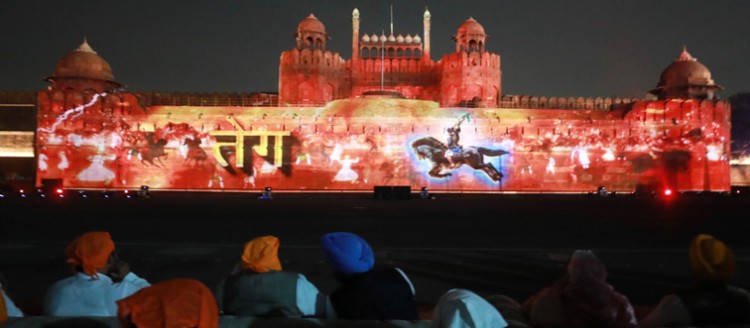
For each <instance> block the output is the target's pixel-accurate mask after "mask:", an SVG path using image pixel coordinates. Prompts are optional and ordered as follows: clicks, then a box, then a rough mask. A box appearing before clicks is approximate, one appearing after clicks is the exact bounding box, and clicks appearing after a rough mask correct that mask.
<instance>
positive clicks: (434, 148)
mask: <svg viewBox="0 0 750 328" xmlns="http://www.w3.org/2000/svg"><path fill="white" fill-rule="evenodd" d="M468 117H469V116H468V114H467V115H464V116H462V117H461V118H459V119H458V122H457V123H456V124H455V125H453V126H452V127H450V128H448V143H447V144H445V143H443V142H441V141H440V140H438V139H435V138H433V137H425V138H420V139H417V140H415V141H414V142H412V144H411V147H412V149H413V150H414V153H415V154H416V155H417V158H419V159H420V160H422V159H428V160H430V161H432V163H433V166H432V168H431V169H430V171H429V172H428V173H429V175H430V176H431V177H435V178H447V177H450V176H451V175H452V173H451V172H450V171H452V170H454V169H457V168H459V167H461V165H468V166H469V167H471V168H473V169H475V170H481V171H483V172H484V173H486V174H487V176H488V177H489V178H490V179H492V181H495V182H499V181H500V180H501V179H502V178H503V174H502V173H500V171H499V170H498V169H497V168H495V166H493V165H492V163H486V162H485V160H484V157H485V156H489V157H497V156H501V155H505V154H507V153H508V152H506V151H503V150H500V149H489V148H485V147H476V146H467V147H463V146H461V144H459V141H460V133H461V123H463V122H464V120H466V119H467V118H468Z"/></svg>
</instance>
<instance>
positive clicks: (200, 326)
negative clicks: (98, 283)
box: [117, 279, 219, 328]
mask: <svg viewBox="0 0 750 328" xmlns="http://www.w3.org/2000/svg"><path fill="white" fill-rule="evenodd" d="M117 317H118V318H119V320H120V324H121V326H122V327H140V328H161V327H165V328H166V327H175V328H176V327H195V328H216V327H218V326H219V309H218V308H217V307H216V299H215V298H214V294H212V293H211V290H209V289H208V287H206V285H204V284H203V283H201V282H200V281H198V280H195V279H172V280H166V281H162V282H159V283H156V284H154V285H153V286H151V287H146V288H143V289H141V290H139V291H138V292H136V293H135V294H133V295H131V296H129V297H127V298H124V299H122V300H120V301H118V302H117Z"/></svg>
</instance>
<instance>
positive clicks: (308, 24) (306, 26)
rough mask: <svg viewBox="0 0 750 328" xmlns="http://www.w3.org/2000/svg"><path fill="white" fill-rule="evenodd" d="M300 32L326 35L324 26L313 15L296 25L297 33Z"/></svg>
mask: <svg viewBox="0 0 750 328" xmlns="http://www.w3.org/2000/svg"><path fill="white" fill-rule="evenodd" d="M302 32H313V33H320V34H326V26H325V25H323V22H321V21H320V20H319V19H318V18H317V17H315V15H313V14H310V16H307V17H306V18H305V19H303V20H302V21H301V22H300V23H299V25H297V33H302Z"/></svg>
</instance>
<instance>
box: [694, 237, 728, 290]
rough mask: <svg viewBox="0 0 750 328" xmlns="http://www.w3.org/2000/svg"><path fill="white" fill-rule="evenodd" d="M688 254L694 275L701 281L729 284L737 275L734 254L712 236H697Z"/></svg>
mask: <svg viewBox="0 0 750 328" xmlns="http://www.w3.org/2000/svg"><path fill="white" fill-rule="evenodd" d="M688 254H689V256H690V266H691V268H692V269H693V274H694V275H695V276H696V277H697V278H698V279H700V280H705V281H718V282H728V281H729V280H731V279H732V278H733V277H734V275H735V273H736V263H735V260H734V253H733V252H732V250H731V249H730V248H729V246H727V245H726V244H724V242H722V241H721V240H718V239H716V238H714V237H713V236H711V235H707V234H699V235H697V236H695V237H694V238H693V241H692V242H691V243H690V249H689V250H688Z"/></svg>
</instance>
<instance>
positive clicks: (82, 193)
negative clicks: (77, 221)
mask: <svg viewBox="0 0 750 328" xmlns="http://www.w3.org/2000/svg"><path fill="white" fill-rule="evenodd" d="M78 197H79V198H89V194H88V193H86V190H79V191H78Z"/></svg>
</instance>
